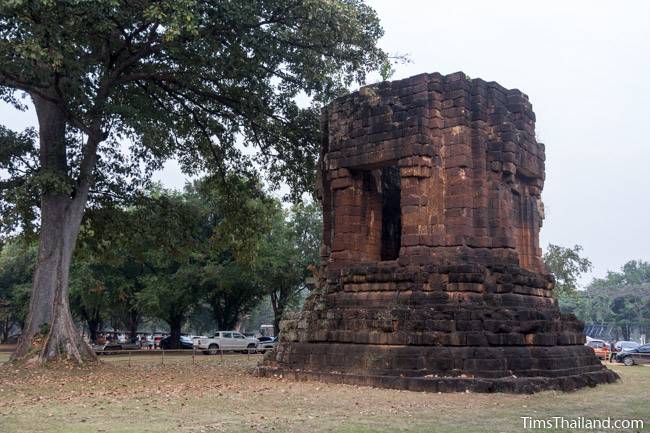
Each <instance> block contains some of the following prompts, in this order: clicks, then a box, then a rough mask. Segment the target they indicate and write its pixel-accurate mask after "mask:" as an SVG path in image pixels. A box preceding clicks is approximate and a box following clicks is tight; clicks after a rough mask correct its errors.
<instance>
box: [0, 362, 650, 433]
mask: <svg viewBox="0 0 650 433" xmlns="http://www.w3.org/2000/svg"><path fill="white" fill-rule="evenodd" d="M0 356H5V358H4V359H6V358H7V355H5V354H4V353H0ZM104 359H105V361H104V362H102V364H100V365H99V366H96V367H94V368H89V369H72V368H65V369H36V370H26V369H20V368H16V367H15V366H12V365H11V364H4V365H2V366H0V432H3V433H16V432H29V433H35V432H62V433H63V432H65V433H75V432H133V433H140V432H196V433H208V432H210V433H212V432H242V431H250V432H301V433H302V432H484V431H485V432H519V431H525V429H524V428H523V421H522V419H521V418H520V417H522V416H532V417H535V418H545V417H552V416H565V417H569V418H574V417H578V416H584V417H587V418H603V417H607V416H610V417H612V418H617V419H643V420H644V421H645V427H644V430H646V431H650V368H648V367H643V366H635V367H623V366H613V368H614V369H615V370H616V371H617V372H618V373H619V374H620V375H621V377H622V380H621V381H620V382H619V383H616V384H612V385H604V386H599V387H597V388H593V389H585V390H580V391H577V392H573V393H559V392H553V391H550V392H543V393H539V394H536V395H508V394H492V395H486V394H426V393H416V392H408V391H395V390H384V389H372V388H364V387H355V386H349V385H328V384H322V383H315V382H301V383H298V382H290V381H287V380H285V379H280V378H274V379H263V378H257V377H254V376H252V375H251V374H250V371H251V369H252V368H253V367H254V366H255V365H256V363H257V362H258V361H259V359H260V358H259V355H251V356H246V355H231V356H224V357H223V358H221V357H219V356H217V357H208V356H201V357H199V358H197V360H196V363H193V362H192V359H191V357H188V356H167V357H166V358H165V364H164V365H161V361H162V360H161V356H160V355H159V354H154V355H150V356H146V357H137V358H136V357H133V359H131V362H130V363H131V366H129V361H128V358H127V357H122V356H120V357H105V358H104ZM2 360H3V358H0V361H2ZM529 431H530V430H529Z"/></svg>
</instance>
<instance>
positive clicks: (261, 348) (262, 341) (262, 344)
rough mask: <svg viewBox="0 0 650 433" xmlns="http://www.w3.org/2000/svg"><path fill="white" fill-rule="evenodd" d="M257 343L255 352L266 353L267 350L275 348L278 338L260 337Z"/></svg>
mask: <svg viewBox="0 0 650 433" xmlns="http://www.w3.org/2000/svg"><path fill="white" fill-rule="evenodd" d="M258 341H259V344H258V345H257V351H258V352H259V353H266V352H267V351H268V350H273V349H275V346H277V344H278V337H260V338H258Z"/></svg>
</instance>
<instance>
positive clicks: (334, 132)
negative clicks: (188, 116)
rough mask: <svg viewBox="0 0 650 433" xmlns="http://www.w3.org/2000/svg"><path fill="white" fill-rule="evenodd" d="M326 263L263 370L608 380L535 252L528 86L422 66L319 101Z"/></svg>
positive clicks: (384, 377)
mask: <svg viewBox="0 0 650 433" xmlns="http://www.w3.org/2000/svg"><path fill="white" fill-rule="evenodd" d="M322 128H323V136H324V138H323V142H322V154H321V173H320V174H321V178H320V193H321V199H322V204H323V223H324V231H323V247H322V258H323V268H322V271H321V274H320V282H319V287H318V288H317V289H316V290H315V291H314V292H313V294H312V295H311V296H310V298H309V299H308V300H307V303H306V304H305V307H304V310H303V311H302V312H301V313H299V314H296V315H294V316H292V317H289V318H288V320H285V321H284V322H283V324H282V332H281V336H280V340H281V342H280V344H279V346H278V347H277V349H276V350H275V351H274V352H272V353H271V354H269V355H268V356H267V357H266V358H265V360H264V362H263V363H262V365H261V366H260V367H258V370H257V372H258V374H262V375H274V374H282V375H285V376H289V377H293V378H297V379H316V380H323V381H333V382H343V383H354V384H363V385H372V386H382V387H390V388H401V389H411V390H427V391H464V390H471V391H479V392H495V391H504V392H534V391H537V390H541V389H563V390H568V389H575V388H579V387H582V386H585V385H595V384H597V383H602V382H611V381H613V380H615V379H616V377H617V376H616V375H615V374H614V373H613V372H611V371H609V370H607V369H606V368H604V367H603V366H602V365H601V363H600V362H599V361H598V359H597V358H596V357H595V356H594V354H593V352H592V350H591V349H590V348H588V347H586V346H584V336H583V333H582V327H583V325H582V323H581V322H579V321H578V320H576V318H575V317H573V316H572V315H562V314H560V311H559V309H558V307H557V305H556V302H555V301H554V300H553V297H552V290H553V287H554V281H553V278H552V276H551V275H549V274H548V273H547V272H546V270H545V268H544V265H543V263H542V261H541V251H540V247H539V230H540V226H541V224H542V219H543V218H544V215H543V212H544V211H543V205H542V202H541V197H540V194H541V191H542V186H543V183H544V146H543V145H542V144H541V143H538V142H537V141H536V139H535V115H534V113H533V111H532V109H531V105H530V103H529V101H528V98H527V96H526V95H524V94H523V93H521V92H520V91H518V90H507V89H505V88H503V87H502V86H500V85H499V84H497V83H494V82H485V81H483V80H480V79H469V78H468V77H466V76H465V74H463V73H455V74H451V75H448V76H442V75H440V74H422V75H418V76H415V77H411V78H408V79H405V80H400V81H394V82H384V83H380V84H378V85H373V86H368V87H364V88H362V89H361V90H360V91H358V92H356V93H353V94H351V95H349V96H346V97H343V98H340V99H338V100H336V101H335V102H333V103H332V104H331V105H330V106H329V107H328V109H327V110H326V112H325V113H324V115H323V125H322Z"/></svg>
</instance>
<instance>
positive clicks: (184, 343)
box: [160, 335, 194, 350]
mask: <svg viewBox="0 0 650 433" xmlns="http://www.w3.org/2000/svg"><path fill="white" fill-rule="evenodd" d="M160 348H161V349H165V350H169V349H171V348H172V337H171V335H170V336H168V337H165V338H163V339H162V340H160ZM180 348H181V349H192V348H194V346H193V344H192V339H191V338H189V337H186V336H184V335H182V336H181V347H180Z"/></svg>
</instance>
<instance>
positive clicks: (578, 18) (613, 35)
mask: <svg viewBox="0 0 650 433" xmlns="http://www.w3.org/2000/svg"><path fill="white" fill-rule="evenodd" d="M369 3H370V4H371V5H372V6H373V7H374V8H375V9H376V10H377V12H378V14H379V16H380V18H381V20H382V22H383V25H384V29H385V32H386V35H385V37H384V39H383V40H382V41H381V46H382V47H383V48H384V49H386V50H387V51H389V52H392V53H402V54H408V55H409V57H410V59H411V63H409V64H405V65H398V66H397V67H396V72H395V76H394V78H395V79H400V78H405V77H408V76H411V75H415V74H419V73H422V72H436V71H437V72H441V73H443V74H447V73H452V72H456V71H463V72H465V73H466V74H467V75H469V76H470V77H472V78H475V77H480V78H483V79H485V80H488V81H492V80H494V81H498V82H499V83H501V84H502V85H503V86H505V87H508V88H518V89H520V90H522V91H523V92H524V93H526V94H528V96H529V97H530V100H531V102H532V104H533V108H534V110H535V113H536V115H537V133H538V137H539V138H540V140H541V141H542V142H544V143H545V144H546V155H547V160H546V175H547V180H546V186H545V188H544V192H543V199H544V202H545V206H546V220H545V222H544V227H543V228H542V244H543V245H546V244H548V243H549V242H550V243H554V244H559V245H563V246H571V245H574V244H581V245H582V246H583V247H584V249H585V251H584V254H585V255H586V256H587V257H589V258H590V259H591V260H592V261H593V263H594V272H593V274H592V275H590V276H589V277H588V278H585V279H584V281H588V280H589V279H590V278H591V276H603V275H604V274H605V273H606V272H607V270H618V269H619V268H620V266H621V265H622V264H623V263H625V262H626V261H627V260H630V259H644V260H650V229H649V225H650V174H649V172H650V143H649V142H648V137H649V136H650V131H649V130H648V129H647V128H646V125H648V124H650V118H649V117H650V48H649V47H650V1H642V0H640V1H625V2H611V1H610V2H605V1H593V0H592V1H575V0H573V1H566V0H565V1H543V2H535V4H533V2H524V1H490V2H486V1H479V0H476V1H470V0H463V1H450V0H446V1H424V0H423V1H416V0H408V1H407V0H402V1H395V0H371V1H370V2H369ZM0 116H1V117H0V119H2V120H1V121H2V123H3V124H4V125H6V126H9V127H11V128H13V129H22V128H24V127H25V126H29V125H35V117H34V114H33V111H31V112H26V113H17V112H15V111H14V110H13V109H11V108H10V107H8V106H6V105H3V106H1V107H0ZM157 178H158V179H160V180H162V181H163V182H164V183H166V184H167V185H169V186H173V187H177V188H180V187H182V186H183V184H184V179H185V178H184V176H183V175H182V174H181V173H180V171H179V170H178V168H177V167H176V166H175V164H173V163H170V164H168V165H167V168H166V169H165V170H164V171H163V172H162V173H159V174H158V175H157Z"/></svg>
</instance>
